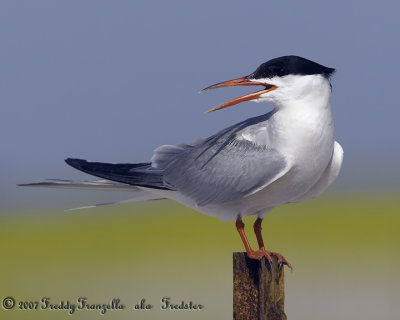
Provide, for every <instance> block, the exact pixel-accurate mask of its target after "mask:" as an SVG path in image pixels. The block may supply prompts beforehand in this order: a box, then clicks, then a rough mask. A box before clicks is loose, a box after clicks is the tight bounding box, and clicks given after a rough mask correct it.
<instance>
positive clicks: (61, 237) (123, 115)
mask: <svg viewBox="0 0 400 320" xmlns="http://www.w3.org/2000/svg"><path fill="white" fill-rule="evenodd" d="M398 11H399V5H398V3H397V2H395V1H381V2H379V3H378V2H373V1H346V2H340V1H339V2H332V3H324V2H320V1H302V2H301V3H300V2H299V3H282V2H269V1H251V2H246V3H245V2H243V1H218V2H216V1H209V0H205V1H201V2H188V1H175V0H171V1H168V2H165V1H146V2H139V1H113V2H109V1H68V2H66V1H64V2H61V1H50V0H48V1H44V0H36V1H11V0H5V1H2V2H1V3H0V41H1V50H0V141H1V144H0V146H1V157H0V168H1V179H0V212H1V213H0V241H1V242H0V243H1V250H2V264H1V265H0V284H1V285H0V299H1V300H2V299H3V298H5V297H7V296H13V297H14V298H15V299H16V300H17V301H35V300H37V299H39V298H41V297H44V296H47V297H51V299H52V301H54V302H60V301H62V300H64V301H66V300H69V301H71V302H72V301H74V300H76V299H77V298H78V297H80V296H86V297H87V298H88V300H89V301H92V303H109V302H110V300H111V299H112V298H120V299H121V301H122V302H123V303H124V304H125V305H127V309H126V310H124V311H114V312H112V311H109V312H107V313H106V314H105V315H103V317H105V318H110V319H111V318H112V319H128V318H137V319H167V318H171V319H206V318H207V319H231V318H232V313H231V312H232V271H231V270H232V265H231V259H232V256H231V255H232V251H242V250H243V248H242V244H241V242H240V238H239V237H238V236H237V234H236V230H235V227H234V224H233V223H223V222H221V221H219V220H217V219H215V218H211V217H207V216H204V215H201V214H200V213H197V212H195V211H193V210H191V209H188V208H185V207H183V206H181V205H179V204H176V203H173V202H169V201H164V200H162V201H155V202H146V203H135V204H121V205H117V206H113V207H101V208H96V209H88V210H83V211H72V212H65V209H70V208H75V207H79V206H84V205H90V204H95V203H103V202H109V201H116V200H123V199H126V198H129V194H128V193H117V192H104V191H103V192H101V191H96V192H95V191H74V190H51V189H25V188H20V187H17V186H16V185H17V184H18V183H28V182H37V181H41V180H43V179H46V178H65V179H83V180H84V179H90V177H89V176H87V175H85V174H83V173H80V172H78V171H76V170H73V169H72V168H70V167H68V166H67V165H66V164H65V163H64V162H63V160H64V159H65V158H67V157H78V158H83V159H88V160H93V161H105V162H144V161H148V160H149V158H150V157H151V155H152V150H154V149H155V148H156V147H158V146H159V145H162V144H174V143H179V142H187V143H190V142H191V141H193V140H195V139H196V138H198V137H206V136H208V135H211V134H213V133H215V132H216V131H218V130H220V129H222V128H224V127H226V126H228V125H230V124H233V123H236V122H239V121H241V120H243V119H245V118H248V117H251V116H255V115H259V114H262V113H265V112H267V111H269V110H270V109H271V106H268V105H265V104H254V103H243V104H240V105H239V106H236V107H234V108H229V109H227V110H226V111H220V112H215V113H212V114H209V115H205V114H204V111H206V110H208V109H210V108H211V107H214V106H216V105H217V104H219V103H221V102H223V101H226V100H227V99H231V98H233V97H237V96H239V95H241V94H243V93H245V92H249V90H248V88H232V89H225V90H215V91H210V92H207V93H204V94H201V95H199V94H198V91H199V90H200V89H202V88H204V87H207V86H209V85H211V84H214V83H216V82H219V81H223V80H227V79H232V78H235V77H240V76H244V75H247V74H249V73H251V72H252V71H254V69H255V68H256V67H257V66H258V65H259V64H261V63H263V62H265V61H267V60H269V59H272V58H275V57H278V56H282V55H290V54H294V55H299V56H303V57H306V58H308V59H311V60H314V61H316V62H318V63H321V64H323V65H326V66H329V67H334V68H336V69H337V72H336V74H335V75H334V77H333V79H332V85H333V96H332V105H333V110H334V115H335V124H336V139H337V140H338V141H339V142H340V143H341V145H342V146H343V148H344V151H345V159H344V164H343V169H342V172H341V174H340V176H339V178H338V179H337V181H336V182H335V184H334V186H332V187H331V189H330V190H329V191H328V192H327V193H326V194H324V195H323V196H321V197H319V198H317V199H315V200H310V201H306V202H304V203H301V204H291V205H286V206H282V207H280V208H276V209H275V210H273V211H272V212H271V213H270V214H268V216H267V217H266V219H265V222H264V230H263V233H264V237H265V239H266V242H267V243H268V245H269V247H270V248H271V249H272V250H274V251H278V252H281V253H283V254H284V255H285V257H286V258H287V259H288V260H289V261H290V262H291V263H292V264H293V265H294V271H293V272H290V271H287V272H286V311H287V315H288V318H289V319H300V320H301V319H304V320H306V319H308V320H310V319H350V318H353V319H363V320H365V319H378V318H379V319H399V317H400V307H399V306H398V301H399V298H400V295H399V288H400V277H399V275H398V273H397V270H399V267H400V256H399V249H400V237H399V233H398V231H397V230H398V226H399V223H400V217H399V212H400V210H399V208H400V200H399V190H400V185H399V182H400V170H398V163H399V160H400V148H399V146H400V134H399V131H398V125H397V122H398V119H399V117H400V110H399V108H398V107H399V105H398V88H397V86H398V73H399V71H400V68H399V67H400V64H399V59H398V57H399V54H400V43H399V41H398V40H396V39H397V37H396V34H397V32H398V31H399V27H400V21H399V19H398ZM245 222H246V223H247V225H248V226H250V225H251V223H252V222H253V219H251V218H250V219H247V220H245ZM252 240H253V241H255V239H254V238H252ZM164 296H170V297H171V298H172V299H173V300H175V301H177V303H179V302H180V301H181V300H185V301H190V300H191V301H193V302H197V303H201V304H203V305H205V309H204V310H202V311H196V312H195V311H182V312H171V311H170V312H168V311H161V310H160V308H159V305H160V302H159V300H160V299H161V298H162V297H164ZM142 298H146V301H148V302H149V303H151V304H153V305H154V308H153V310H151V311H147V312H143V311H141V312H140V313H139V312H138V311H133V310H132V306H133V305H134V304H137V303H138V302H139V301H140V299H142ZM66 314H67V312H66V311H48V310H47V311H22V310H17V309H12V310H5V309H4V308H0V318H6V319H64V318H65V315H66ZM72 317H75V318H77V319H79V318H85V319H98V317H99V314H98V313H97V312H96V311H82V312H80V313H79V312H77V313H75V314H73V315H72Z"/></svg>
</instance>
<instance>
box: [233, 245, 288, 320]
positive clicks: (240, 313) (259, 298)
mask: <svg viewBox="0 0 400 320" xmlns="http://www.w3.org/2000/svg"><path fill="white" fill-rule="evenodd" d="M272 261H273V267H272V270H270V265H269V263H268V261H267V260H266V259H265V258H263V259H262V260H254V259H249V258H248V257H247V254H246V253H245V252H234V253H233V319H234V320H286V315H285V312H284V273H283V269H284V268H283V267H282V268H279V266H278V261H277V258H276V257H272Z"/></svg>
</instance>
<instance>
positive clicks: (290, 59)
mask: <svg viewBox="0 0 400 320" xmlns="http://www.w3.org/2000/svg"><path fill="white" fill-rule="evenodd" d="M334 72H335V69H333V68H328V67H324V66H323V65H320V64H318V63H316V62H314V61H311V60H308V59H305V58H302V57H298V56H284V57H279V58H275V59H272V60H269V61H267V62H265V63H263V64H262V65H260V66H259V67H258V68H257V69H256V71H254V72H253V73H252V74H250V75H248V76H247V78H248V79H262V78H272V77H275V76H278V77H283V76H286V75H289V74H293V75H295V74H298V75H312V74H321V75H323V76H325V77H326V78H329V77H330V76H331V75H332V74H333V73H334Z"/></svg>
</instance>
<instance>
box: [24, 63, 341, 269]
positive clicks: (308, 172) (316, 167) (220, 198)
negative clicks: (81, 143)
mask: <svg viewBox="0 0 400 320" xmlns="http://www.w3.org/2000/svg"><path fill="white" fill-rule="evenodd" d="M334 72H335V69H334V68H329V67H326V66H323V65H321V64H318V63H316V62H314V61H311V60H308V59H306V58H302V57H299V56H295V55H290V56H282V57H278V58H274V59H271V60H269V61H267V62H265V63H263V64H261V65H260V66H259V67H258V68H257V69H256V70H255V71H254V72H252V73H251V74H249V75H247V76H244V77H239V78H236V79H232V80H228V81H223V82H219V83H217V84H214V85H211V86H209V87H206V88H205V89H203V90H201V91H200V92H204V91H208V90H212V89H217V88H224V87H233V86H261V87H262V88H261V90H258V91H256V92H253V93H249V94H245V95H243V96H240V97H237V98H235V99H232V100H229V101H227V102H225V103H222V104H220V105H218V106H217V107H215V108H212V109H210V110H208V111H207V112H206V113H211V112H214V111H217V110H221V109H225V108H228V107H231V106H234V105H236V104H239V103H241V102H244V101H253V102H259V103H269V104H272V106H273V109H272V110H271V111H269V112H267V113H265V114H262V115H260V116H256V117H252V118H249V119H246V120H244V121H241V122H239V123H237V124H234V125H231V126H229V127H227V128H225V129H223V130H221V131H219V132H217V133H216V134H214V135H211V136H210V137H208V138H200V139H197V140H196V141H194V142H193V143H191V144H183V143H181V144H176V145H162V146H160V147H158V148H157V149H155V150H154V154H153V156H152V157H151V159H150V161H149V162H146V163H117V164H112V163H103V162H90V161H87V160H82V159H76V158H68V159H66V160H65V161H66V163H67V164H68V165H70V166H71V167H73V168H75V169H78V170H80V171H82V172H85V173H87V174H90V175H92V176H96V177H98V178H101V179H100V180H94V181H72V180H59V179H53V180H48V181H45V182H39V183H30V184H23V186H39V187H60V188H81V189H105V190H108V189H112V190H115V189H118V190H124V191H131V192H132V194H133V198H132V199H130V200H128V201H141V200H151V199H165V198H167V199H172V200H175V201H177V202H179V203H181V204H183V205H185V206H187V207H190V208H193V209H195V210H197V211H199V212H201V213H204V214H206V215H208V216H214V217H218V218H219V219H221V220H222V221H236V229H237V231H238V233H239V236H240V238H241V240H242V242H243V245H244V247H245V249H246V252H247V256H248V257H249V258H250V259H258V260H260V259H263V258H264V257H265V258H266V259H267V260H268V262H269V263H270V264H271V265H272V256H276V257H277V260H278V263H279V265H280V266H283V265H286V266H288V267H290V268H291V264H290V263H289V262H288V261H287V260H286V259H285V258H284V257H283V255H281V254H279V253H277V252H273V251H270V250H267V249H266V246H265V244H264V241H263V237H262V232H261V230H262V227H261V224H262V221H263V219H264V217H265V215H266V214H267V213H268V212H269V211H271V210H272V209H273V208H275V207H276V206H279V205H283V204H287V203H293V202H300V201H303V200H306V199H310V198H314V197H316V196H318V195H320V194H321V193H323V192H324V191H325V190H326V189H327V188H328V187H329V186H330V185H331V184H332V182H333V181H334V180H335V179H336V177H337V176H338V174H339V171H340V169H341V165H342V161H343V149H342V147H341V146H340V144H339V143H338V142H336V141H335V139H334V120H333V115H332V107H331V102H330V100H331V93H332V85H331V81H330V80H331V77H332V75H333V74H334ZM248 216H255V217H256V220H255V222H254V225H253V229H254V233H255V235H256V239H257V244H258V249H256V250H254V249H253V248H252V247H251V245H250V243H249V241H248V238H247V236H246V233H245V230H244V227H245V226H244V223H243V220H242V218H244V217H248Z"/></svg>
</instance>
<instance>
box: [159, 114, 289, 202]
mask: <svg viewBox="0 0 400 320" xmlns="http://www.w3.org/2000/svg"><path fill="white" fill-rule="evenodd" d="M260 121H265V116H261V117H257V118H252V119H248V120H246V121H244V122H241V123H239V124H237V125H235V126H232V127H229V128H227V129H225V130H223V131H221V132H220V133H218V134H216V135H215V136H212V137H210V138H208V139H205V140H202V141H199V142H197V143H196V144H194V145H184V144H181V145H176V146H162V147H160V148H158V149H157V150H155V154H154V156H153V158H152V165H153V166H154V167H156V168H158V169H162V170H163V180H164V184H165V185H166V186H167V187H168V188H171V189H174V190H177V191H179V192H181V193H182V194H183V195H185V196H187V197H189V198H192V199H194V200H195V202H196V204H197V205H198V206H205V205H208V204H216V203H224V202H228V201H231V200H235V199H238V198H241V197H244V196H247V195H249V194H252V193H254V192H256V191H257V190H258V189H260V188H262V187H263V186H266V185H268V184H270V183H271V182H273V181H275V180H276V179H278V178H279V177H281V176H282V175H283V174H284V173H285V172H286V167H287V165H286V161H285V159H284V157H283V156H282V155H281V154H280V153H279V152H278V151H276V150H274V149H271V148H268V147H262V146H258V145H256V144H254V143H252V142H250V141H247V140H239V139H237V138H236V134H237V133H238V132H240V131H241V130H243V129H244V128H246V127H248V126H249V125H254V124H257V123H258V122H260Z"/></svg>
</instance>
